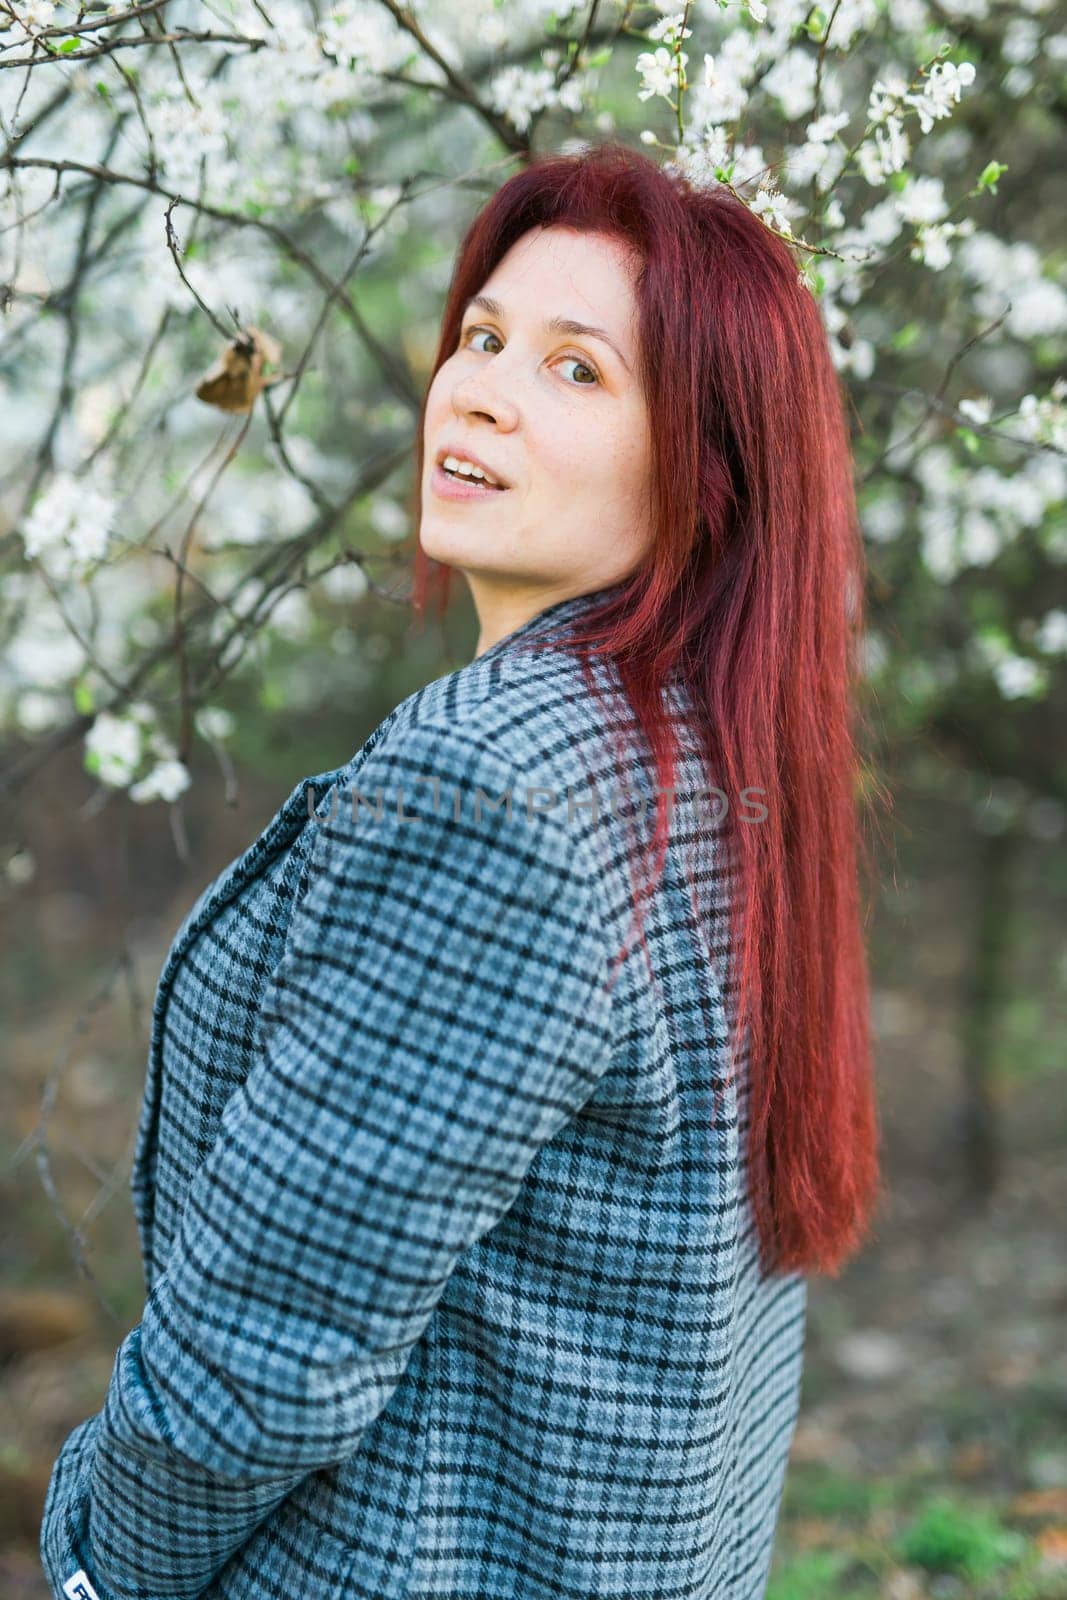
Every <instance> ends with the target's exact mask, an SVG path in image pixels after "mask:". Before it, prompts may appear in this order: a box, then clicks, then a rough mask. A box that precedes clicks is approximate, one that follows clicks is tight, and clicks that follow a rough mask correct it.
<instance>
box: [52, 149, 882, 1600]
mask: <svg viewBox="0 0 1067 1600" xmlns="http://www.w3.org/2000/svg"><path fill="white" fill-rule="evenodd" d="M417 465H418V470H417V476H416V481H417V485H418V497H419V506H418V509H419V513H420V516H419V544H420V548H419V551H418V553H417V556H416V603H417V606H418V608H419V610H420V611H422V610H424V609H425V605H426V601H427V597H428V594H429V592H430V590H431V589H432V588H434V587H436V588H437V591H438V593H437V598H438V599H439V601H441V602H442V603H444V602H446V601H447V598H448V585H447V579H448V577H449V575H450V573H451V571H452V569H458V570H459V571H460V572H461V573H462V574H463V577H464V578H465V579H466V582H467V584H468V586H469V588H470V591H471V594H472V597H473V600H474V603H475V607H476V610H477V614H478V619H479V623H480V635H479V640H478V650H477V655H476V656H475V659H474V660H473V661H472V662H471V663H470V664H469V665H467V666H465V667H462V668H461V669H460V670H458V671H456V672H452V673H450V674H448V675H447V676H445V677H443V678H440V679H438V680H436V681H435V682H432V683H430V684H429V685H427V686H426V687H425V688H423V689H421V690H419V691H418V692H417V693H415V694H413V695H411V696H409V697H408V699H406V700H405V701H403V702H402V704H401V705H400V706H398V707H397V708H396V710H394V711H393V712H392V713H391V714H390V716H388V717H387V718H386V719H385V721H384V722H383V723H382V724H381V726H380V727H379V728H378V729H377V730H376V732H375V733H374V734H373V735H372V736H371V738H370V739H369V740H368V741H367V743H366V744H365V745H364V746H363V748H362V749H361V750H360V751H359V752H358V753H357V754H356V755H355V756H354V757H353V759H352V760H351V761H350V762H349V763H348V765H347V766H346V767H344V768H341V769H338V770H337V771H335V772H329V773H323V774H319V775H318V776H317V777H315V778H312V779H307V780H305V781H304V782H303V783H301V784H299V785H298V786H297V788H296V789H295V790H294V791H293V793H292V795H291V796H290V797H289V799H288V800H287V801H286V803H285V805H284V806H283V807H282V808H281V810H280V812H279V813H278V814H277V816H276V817H275V818H274V819H273V820H272V822H271V823H270V824H269V826H268V827H267V829H266V830H265V832H264V833H263V834H262V835H261V836H260V838H259V839H257V840H256V841H255V842H254V843H253V845H252V846H251V847H250V849H249V850H248V851H247V852H246V853H245V854H244V855H243V856H241V857H239V858H238V860H237V861H236V862H235V863H233V864H232V865H231V866H230V867H229V868H228V869H227V870H226V871H225V872H224V873H223V874H222V876H221V877H220V878H219V879H217V880H216V881H215V882H214V883H213V884H211V885H210V886H209V887H208V889H207V890H205V892H204V894H203V895H202V896H201V898H200V899H199V900H198V901H197V903H196V905H195V906H194V907H193V909H192V911H191V912H190V913H189V916H188V917H187V918H186V921H185V923H184V924H183V926H182V928H181V929H180V930H179V932H178V935H177V937H176V939H175V942H174V944H173V946H172V948H171V951H170V953H169V955H168V957H167V961H166V963H165V965H164V968H163V972H162V975H161V978H160V984H159V989H158V991H157V995H156V1002H155V1007H154V1012H153V1029H152V1045H151V1053H150V1062H149V1073H148V1079H147V1083H146V1090H145V1099H144V1105H143V1109H142V1115H141V1124H140V1130H139V1141H138V1147H137V1153H136V1159H135V1168H134V1174H133V1180H132V1181H133V1192H134V1199H135V1204H136V1208H137V1217H138V1223H139V1227H140V1233H141V1242H142V1247H143V1251H144V1260H145V1274H146V1286H147V1289H148V1298H147V1302H146V1306H145V1311H144V1315H143V1318H142V1321H141V1322H140V1324H139V1325H138V1326H137V1327H136V1328H134V1330H133V1331H132V1332H131V1333H130V1334H129V1336H128V1337H127V1339H126V1340H125V1341H124V1343H123V1344H122V1346H121V1347H120V1349H119V1352H118V1355H117V1358H116V1363H115V1369H114V1372H113V1375H112V1378H111V1383H110V1386H109V1388H108V1392H107V1396H106V1399H105V1402H104V1406H103V1408H102V1411H101V1412H100V1414H99V1415H97V1416H94V1417H92V1418H90V1419H89V1420H88V1421H87V1422H85V1423H82V1424H81V1425H80V1426H79V1427H78V1428H76V1429H75V1430H74V1431H73V1433H72V1434H71V1435H70V1436H69V1438H68V1439H67V1441H66V1443H65V1445H64V1447H63V1449H62V1451H61V1453H60V1456H59V1459H58V1461H57V1463H56V1467H55V1469H54V1472H53V1476H52V1481H51V1484H50V1487H49V1493H48V1501H47V1505H46V1510H45V1518H44V1526H43V1529H42V1539H41V1544H42V1553H43V1558H44V1563H45V1567H46V1569H47V1571H48V1574H49V1577H50V1580H51V1582H52V1585H53V1589H54V1592H55V1593H56V1594H57V1595H60V1594H63V1595H67V1596H71V1595H73V1596H81V1597H83V1600H84V1597H91V1596H92V1595H93V1594H96V1595H98V1596H99V1597H100V1600H119V1597H123V1600H124V1597H127V1596H133V1595H139V1596H152V1597H160V1600H162V1597H170V1596H193V1595H204V1596H212V1597H215V1596H229V1597H233V1600H236V1597H242V1600H244V1597H251V1596H253V1595H254V1596H262V1595H270V1596H278V1597H282V1596H284V1597H285V1600H299V1597H304V1596H307V1597H308V1600H311V1597H316V1600H334V1597H336V1600H340V1597H342V1596H346V1597H347V1596H366V1597H367V1600H370V1597H372V1596H373V1597H374V1600H390V1597H398V1600H399V1597H405V1600H416V1597H417V1600H449V1597H456V1600H459V1597H471V1600H474V1597H478V1600H506V1597H516V1600H519V1597H521V1600H535V1597H542V1596H543V1597H545V1600H548V1597H551V1600H558V1597H560V1596H570V1597H575V1600H577V1597H579V1596H581V1597H583V1600H585V1597H591V1596H594V1595H595V1596H617V1597H619V1600H622V1597H624V1596H634V1597H636V1596H639V1595H640V1596H646V1595H647V1596H653V1595H654V1596H657V1597H661V1596H662V1597H666V1596H668V1595H671V1596H676V1597H684V1600H698V1597H699V1600H755V1597H757V1596H760V1595H762V1594H763V1592H764V1589H765V1585H766V1579H767V1573H768V1567H769V1563H770V1558H771V1549H772V1541H773V1536H774V1529H775V1522H776V1517H777V1513H778V1507H779V1501H780V1495H781V1489H782V1481H783V1475H784V1471H785V1465H786V1458H787V1454H788V1449H789V1445H790V1441H791V1438H792V1433H793V1427H794V1423H795V1419H796V1414H797V1405H798V1389H799V1383H800V1375H801V1362H802V1345H803V1337H804V1318H805V1307H806V1284H805V1273H806V1272H807V1271H810V1270H821V1271H826V1272H833V1271H836V1270H838V1269H839V1268H840V1266H841V1264H842V1263H843V1262H844V1261H845V1259H847V1257H848V1255H849V1254H850V1253H851V1252H853V1251H854V1250H855V1249H856V1248H857V1246H858V1243H859V1242H860V1240H861V1238H862V1236H863V1233H864V1230H865V1228H866V1226H867V1224H868V1221H869V1217H870V1212H871V1209H872V1206H873V1204H874V1201H875V1199H876V1191H877V1182H878V1168H877V1160H876V1150H875V1145H876V1123H875V1112H874V1104H873V1094H872V1086H871V1073H870V1059H869V1048H868V1038H867V1031H866V1003H867V994H866V987H865V966H864V958H863V948H862V941H861V932H860V922H859V916H858V896H857V842H858V840H857V834H856V828H855V816H854V785H855V779H856V768H857V757H856V751H855V747H854V744H853V738H852V733H851V718H852V707H851V702H850V697H849V690H850V685H851V675H852V666H853V660H854V656H853V649H854V635H855V634H856V631H857V629H858V628H859V625H860V619H861V594H862V590H861V577H862V568H861V556H860V545H859V540H858V536H857V531H856V522H855V511H854V504H853V500H852V492H851V486H850V485H851V479H850V467H849V457H848V447H847V438H846V432H845V427H844V423H843V418H842V411H841V403H840V397H839V393H838V389H837V384H836V380H835V377H834V374H833V371H832V367H831V364H830V360H829V356H828V352H827V346H826V341H825V338H824V335H823V332H822V328H821V324H820V321H819V317H818V312H817V309H816V307H815V304H814V302H813V301H812V299H811V298H810V296H809V294H808V292H807V291H806V290H805V289H804V288H803V287H802V285H801V284H800V282H799V281H798V276H797V269H796V263H795V262H794V260H793V259H792V256H791V255H790V252H789V250H788V248H787V247H786V246H785V245H784V244H783V243H782V242H781V241H780V240H779V239H778V238H776V237H775V236H774V235H772V234H771V233H770V232H769V231H768V230H767V229H766V228H765V227H764V226H763V224H762V223H761V222H760V221H759V220H758V219H757V218H756V217H755V216H753V215H752V214H751V213H750V212H749V211H748V210H747V209H746V208H745V207H744V206H743V205H741V204H740V203H738V202H737V201H735V200H733V199H732V198H730V197H729V196H728V195H726V194H724V193H722V192H714V193H709V192H700V191H695V190H691V189H690V188H689V187H688V186H687V185H686V184H685V183H684V182H682V181H681V180H676V179H674V178H671V177H668V175H667V174H666V173H664V172H663V171H662V170H660V169H659V168H658V167H657V166H656V165H655V163H654V162H652V161H651V160H649V159H648V158H647V157H646V156H644V155H642V154H639V153H635V152H631V151H627V150H625V149H624V148H622V147H620V146H617V145H606V146H602V147H600V148H599V149H593V150H589V151H586V152H584V153H582V154H580V155H577V156H566V157H551V158H545V159H542V160H538V161H535V162H533V163H532V164H531V165H530V166H528V167H527V168H526V169H525V170H523V171H522V172H520V173H518V174H516V175H515V176H514V177H512V178H511V179H510V180H509V181H508V182H507V183H505V184H504V185H503V187H502V188H501V189H500V190H499V191H498V193H497V194H496V195H495V196H494V197H493V198H492V199H491V201H490V202H489V204H488V205H487V206H486V207H485V209H484V210H483V212H482V213H481V214H480V216H479V217H478V218H477V219H476V220H475V222H474V223H473V225H472V227H471V228H470V230H469V232H468V234H467V236H466V238H465V239H464V241H463V244H462V247H461V250H460V254H459V259H458V262H457V265H456V269H455V274H454V277H453V282H452V285H451V289H450V293H449V296H448V303H447V306H446V308H445V314H444V321H443V329H442V338H441V345H440V349H439V352H438V357H437V361H436V363H435V367H434V373H433V379H432V383H431V386H430V389H429V392H428V394H427V396H426V399H425V403H424V408H423V415H422V418H421V422H420V429H419V447H418V458H417ZM479 465H480V467H481V469H482V470H483V471H484V472H485V473H486V474H487V475H488V477H489V478H490V479H491V480H493V481H491V482H490V483H488V484H487V483H486V482H485V480H484V478H483V479H482V481H481V482H477V481H474V482H472V481H471V478H470V476H469V474H470V471H471V469H472V468H477V467H478V466H479ZM465 472H466V473H467V474H468V476H466V477H464V473H465ZM442 576H443V577H444V579H445V580H446V581H445V582H443V583H442V582H441V579H442Z"/></svg>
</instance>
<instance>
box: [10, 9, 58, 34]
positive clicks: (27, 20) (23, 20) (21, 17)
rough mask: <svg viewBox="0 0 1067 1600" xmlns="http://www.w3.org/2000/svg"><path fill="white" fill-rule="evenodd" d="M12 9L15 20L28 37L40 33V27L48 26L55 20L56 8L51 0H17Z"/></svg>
mask: <svg viewBox="0 0 1067 1600" xmlns="http://www.w3.org/2000/svg"><path fill="white" fill-rule="evenodd" d="M12 9H13V11H14V14H15V21H16V22H17V23H18V24H19V26H20V27H21V28H22V30H23V32H24V33H25V34H26V35H27V37H28V38H32V37H33V35H34V34H35V33H40V31H41V29H42V28H50V27H51V26H52V24H53V22H54V20H55V14H56V8H55V6H54V5H53V4H52V0H18V3H17V4H16V5H15V6H14V7H13V8H12Z"/></svg>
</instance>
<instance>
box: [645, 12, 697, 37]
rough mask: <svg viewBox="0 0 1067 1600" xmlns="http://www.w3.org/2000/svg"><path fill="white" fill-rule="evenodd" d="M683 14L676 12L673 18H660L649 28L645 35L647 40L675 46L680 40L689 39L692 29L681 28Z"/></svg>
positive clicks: (683, 19) (683, 18)
mask: <svg viewBox="0 0 1067 1600" xmlns="http://www.w3.org/2000/svg"><path fill="white" fill-rule="evenodd" d="M684 22H685V12H684V11H678V12H676V13H675V14H674V15H673V16H669V17H661V18H660V20H659V21H658V22H656V23H654V24H653V25H652V27H651V28H649V30H648V33H647V35H646V37H647V38H649V39H654V40H661V41H662V42H663V43H664V44H668V45H671V44H677V43H678V42H679V40H681V39H688V38H691V36H692V33H693V30H692V28H686V27H684V26H683V24H684Z"/></svg>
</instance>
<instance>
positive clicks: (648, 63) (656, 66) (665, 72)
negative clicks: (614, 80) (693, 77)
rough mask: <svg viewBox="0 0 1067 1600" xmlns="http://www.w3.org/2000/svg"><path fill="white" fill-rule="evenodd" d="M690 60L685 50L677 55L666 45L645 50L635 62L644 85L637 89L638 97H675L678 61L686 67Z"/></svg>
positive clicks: (648, 98)
mask: <svg viewBox="0 0 1067 1600" xmlns="http://www.w3.org/2000/svg"><path fill="white" fill-rule="evenodd" d="M688 61H689V57H688V56H687V54H686V53H685V51H684V50H682V51H681V52H680V53H679V54H678V56H677V57H675V55H674V53H673V51H670V50H668V49H666V47H665V46H664V45H660V46H659V48H658V49H657V50H643V51H642V52H641V54H640V55H639V56H638V58H637V61H636V62H635V67H636V69H637V73H638V76H639V77H640V79H641V85H642V86H641V88H640V89H638V91H637V98H638V99H639V100H650V99H651V98H652V96H653V95H659V96H660V97H661V98H662V99H664V100H671V99H673V97H674V92H675V90H676V89H677V87H678V65H677V63H680V64H681V66H682V68H683V69H684V68H685V66H686V65H687V63H688Z"/></svg>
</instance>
